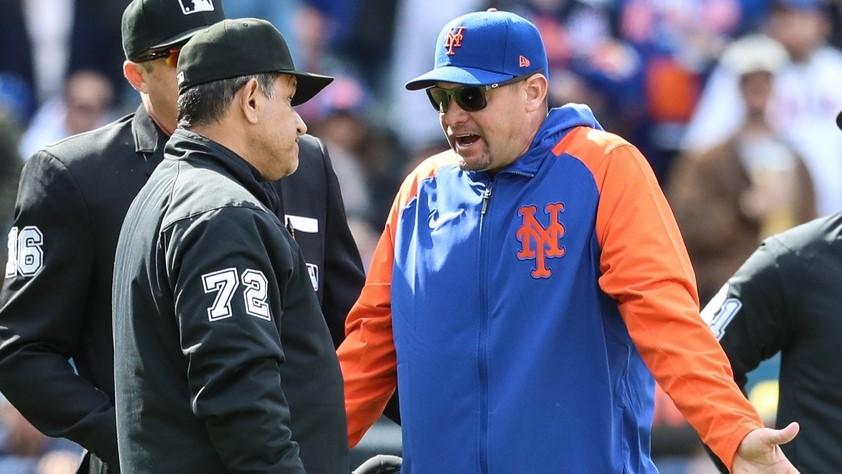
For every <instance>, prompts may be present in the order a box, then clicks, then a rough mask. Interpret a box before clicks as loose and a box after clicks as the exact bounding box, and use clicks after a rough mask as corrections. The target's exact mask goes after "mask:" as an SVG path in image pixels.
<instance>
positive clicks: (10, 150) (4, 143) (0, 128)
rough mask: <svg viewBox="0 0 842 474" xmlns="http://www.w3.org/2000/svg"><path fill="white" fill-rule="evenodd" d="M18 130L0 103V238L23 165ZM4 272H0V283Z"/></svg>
mask: <svg viewBox="0 0 842 474" xmlns="http://www.w3.org/2000/svg"><path fill="white" fill-rule="evenodd" d="M19 138H20V132H19V131H18V128H17V126H16V124H15V122H14V121H13V120H12V117H11V115H10V114H9V113H8V112H6V110H5V109H4V108H3V107H2V105H0V240H2V241H3V242H4V243H5V242H6V239H5V236H6V235H7V233H8V231H9V227H11V225H12V217H13V215H14V208H15V196H16V195H17V189H18V177H19V176H20V170H21V167H22V166H23V162H21V160H20V157H19V156H18V139H19ZM7 256H8V255H7V252H5V251H3V250H0V269H5V268H6V258H7ZM5 274H6V272H5V271H4V272H3V273H0V283H2V282H3V278H4V275H5Z"/></svg>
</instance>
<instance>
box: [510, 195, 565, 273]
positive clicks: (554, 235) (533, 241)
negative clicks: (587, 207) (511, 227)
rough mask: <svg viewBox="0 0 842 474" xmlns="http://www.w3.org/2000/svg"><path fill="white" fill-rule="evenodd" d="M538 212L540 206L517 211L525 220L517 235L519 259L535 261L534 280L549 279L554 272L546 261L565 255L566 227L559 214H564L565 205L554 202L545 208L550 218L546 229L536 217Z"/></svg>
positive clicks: (523, 207) (522, 208)
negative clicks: (519, 245)
mask: <svg viewBox="0 0 842 474" xmlns="http://www.w3.org/2000/svg"><path fill="white" fill-rule="evenodd" d="M537 211H538V206H536V205H534V204H532V205H527V206H522V207H521V208H520V209H518V211H517V213H518V215H520V216H521V218H522V219H523V221H522V223H521V226H520V227H519V228H518V230H517V234H516V236H517V239H518V240H519V241H520V243H521V248H520V250H519V251H518V253H517V258H518V259H519V260H535V268H533V269H532V272H531V274H532V278H549V277H550V276H551V275H552V272H551V271H550V269H549V268H547V265H546V259H547V258H558V257H563V256H564V253H565V250H564V246H563V245H561V238H562V237H564V225H563V224H562V223H561V221H560V220H559V214H560V213H562V212H564V204H563V203H560V202H554V203H549V204H547V205H546V206H545V207H544V212H545V213H546V214H547V216H549V222H548V223H547V226H546V227H544V226H543V225H542V224H541V222H540V221H539V220H538V218H536V217H535V213H536V212H537Z"/></svg>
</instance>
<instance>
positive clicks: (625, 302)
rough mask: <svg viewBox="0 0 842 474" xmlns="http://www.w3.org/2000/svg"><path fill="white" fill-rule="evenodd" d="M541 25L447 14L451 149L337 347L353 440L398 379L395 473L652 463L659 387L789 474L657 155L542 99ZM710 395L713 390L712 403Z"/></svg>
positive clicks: (621, 467)
mask: <svg viewBox="0 0 842 474" xmlns="http://www.w3.org/2000/svg"><path fill="white" fill-rule="evenodd" d="M547 76H548V72H547V56H546V52H545V50H544V46H543V42H542V39H541V36H540V34H539V33H538V30H537V28H536V27H535V25H533V24H532V23H530V22H528V21H527V20H525V19H523V18H521V17H519V16H517V15H514V14H512V13H508V12H501V11H496V10H494V9H492V10H489V11H487V12H478V13H470V14H467V15H464V16H461V17H458V18H455V19H453V20H451V21H450V22H448V23H447V24H446V25H445V26H444V28H443V29H442V30H441V33H440V34H439V37H438V40H437V41H436V43H435V67H434V68H433V69H432V70H431V71H429V72H427V73H425V74H422V75H421V76H419V77H417V78H415V79H413V80H411V81H410V82H408V83H407V84H406V88H407V89H409V90H419V89H424V91H425V93H426V95H427V97H428V99H429V100H430V103H431V104H432V105H433V107H434V108H435V110H436V111H437V112H438V114H439V124H440V126H441V128H442V130H443V131H444V133H445V136H446V137H447V140H448V142H449V143H450V146H451V150H449V151H446V152H444V153H441V154H438V155H435V156H433V157H430V158H428V159H427V160H426V161H424V162H423V163H422V164H421V165H419V166H418V167H417V168H416V169H415V170H414V171H412V172H411V173H410V174H409V176H408V177H407V178H406V180H405V181H404V183H403V185H402V186H401V189H400V190H399V192H398V195H397V196H396V198H395V201H394V204H393V207H392V210H391V213H390V215H389V218H388V220H387V223H386V228H385V229H384V231H383V234H382V236H381V238H380V241H379V243H378V246H377V249H376V250H375V254H374V257H373V259H372V262H373V263H372V266H371V268H370V270H369V274H368V279H367V281H366V286H365V288H364V289H363V292H362V295H361V296H360V299H359V300H358V301H357V304H356V305H355V306H354V308H353V309H352V311H351V313H350V314H349V316H348V321H347V325H346V327H347V338H346V339H345V341H344V342H343V343H342V345H341V346H340V348H339V351H338V353H339V359H340V363H341V365H342V372H343V376H344V380H345V404H346V411H347V414H348V434H349V438H350V441H351V444H352V445H353V444H355V443H356V442H357V441H358V440H359V439H360V437H362V435H363V434H364V433H365V431H366V430H367V429H368V428H369V427H370V426H371V424H372V423H374V421H375V420H376V419H377V418H378V416H379V415H380V413H381V412H382V410H383V407H384V406H385V405H386V402H387V400H388V399H389V396H390V395H391V393H392V392H393V391H394V389H395V386H396V385H397V386H399V390H400V407H401V421H402V428H403V457H404V461H403V464H402V466H401V472H403V473H407V474H411V473H433V472H436V473H438V472H480V473H487V472H529V473H533V472H534V473H537V472H588V473H591V472H593V473H609V472H636V473H638V472H657V469H656V468H655V466H654V464H653V462H652V460H651V458H650V454H649V446H650V425H651V420H652V411H653V401H652V399H653V389H654V385H655V381H656V380H657V382H658V383H659V384H660V385H661V386H662V387H663V388H664V390H665V391H666V392H667V394H668V395H669V396H670V397H671V398H672V399H673V400H675V402H676V405H677V406H678V408H679V409H680V410H681V411H682V413H683V415H684V416H685V417H687V418H688V419H689V420H690V423H691V424H692V425H693V426H694V428H695V429H696V430H697V432H698V433H699V434H700V436H701V437H702V438H703V439H704V440H705V441H706V442H707V443H708V444H709V445H711V446H712V447H713V450H714V451H715V452H716V453H717V455H718V456H719V457H720V458H721V459H722V460H723V461H724V462H725V463H726V465H728V466H729V467H730V468H731V469H733V470H734V471H735V472H792V466H791V465H790V464H789V462H788V461H787V460H786V458H785V457H784V456H782V455H781V452H780V448H779V447H778V445H779V444H781V443H785V442H788V441H789V440H791V439H792V438H793V437H794V436H795V435H796V433H797V431H798V425H797V424H792V425H790V426H788V427H787V428H786V429H784V430H772V429H768V428H764V427H763V425H762V423H761V421H760V419H759V416H758V415H757V413H756V412H755V410H754V409H753V408H752V406H751V405H750V404H749V403H748V401H747V400H746V399H745V398H744V397H743V395H742V394H741V393H740V391H739V389H738V388H737V386H736V385H735V384H734V381H733V379H732V376H731V371H730V368H729V366H728V361H727V359H726V357H725V354H724V353H723V352H722V350H721V348H720V347H719V345H718V344H717V343H716V340H715V339H714V338H713V336H712V334H711V333H710V331H709V329H708V328H707V326H706V325H705V324H704V322H703V321H702V319H701V318H700V317H699V302H698V298H697V296H696V290H695V281H694V278H693V273H692V268H691V266H690V262H689V259H688V257H687V253H686V251H685V249H684V246H683V245H682V243H681V235H680V234H679V232H678V228H677V226H676V225H675V221H674V219H673V217H672V214H671V212H670V210H669V206H668V205H667V203H666V199H665V198H664V196H663V194H662V193H661V191H660V188H659V186H658V184H657V182H656V180H655V177H654V174H653V173H652V170H651V168H650V167H649V165H648V164H647V162H646V159H645V158H644V157H643V156H642V155H641V153H640V152H639V151H638V150H637V149H636V148H635V147H634V146H632V145H631V144H629V143H628V142H627V141H625V140H624V139H622V138H620V137H618V136H616V135H613V134H610V133H607V132H605V131H603V130H602V127H601V126H600V125H599V123H598V122H597V120H596V118H595V117H594V116H593V114H592V113H591V111H590V110H589V109H588V108H587V107H585V106H582V105H572V104H568V105H565V106H562V107H558V108H553V109H548V104H547V88H548V81H547ZM700 394H704V397H701V396H699V395H700Z"/></svg>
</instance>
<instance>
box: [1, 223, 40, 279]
mask: <svg viewBox="0 0 842 474" xmlns="http://www.w3.org/2000/svg"><path fill="white" fill-rule="evenodd" d="M43 244H44V234H42V233H41V230H39V229H38V228H37V227H35V226H33V225H30V226H26V227H24V228H23V229H21V230H20V231H18V228H17V227H12V229H11V230H10V231H9V241H8V249H9V259H8V261H7V262H6V277H13V276H15V274H20V275H21V276H26V277H29V276H35V274H37V273H38V272H39V271H40V270H41V267H43V266H44V250H43V249H41V246H42V245H43Z"/></svg>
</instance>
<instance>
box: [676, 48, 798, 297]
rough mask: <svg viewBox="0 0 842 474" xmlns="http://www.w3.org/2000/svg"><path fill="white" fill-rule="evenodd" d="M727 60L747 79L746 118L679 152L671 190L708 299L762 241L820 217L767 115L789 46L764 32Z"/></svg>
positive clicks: (730, 53)
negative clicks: (718, 139) (711, 140)
mask: <svg viewBox="0 0 842 474" xmlns="http://www.w3.org/2000/svg"><path fill="white" fill-rule="evenodd" d="M722 61H723V63H724V64H725V65H726V67H728V68H729V69H730V70H732V71H735V72H736V75H737V77H738V80H739V87H740V93H741V97H740V102H741V104H743V106H744V107H745V109H746V116H745V119H744V120H743V123H742V124H741V125H740V127H739V129H738V130H737V131H736V133H735V134H733V135H732V136H731V137H729V138H728V139H726V140H725V141H723V142H722V143H720V144H717V145H714V146H713V147H711V148H710V149H708V150H704V151H701V152H697V153H689V154H687V155H684V156H682V157H680V158H679V160H678V162H677V163H676V165H675V169H674V170H673V174H672V176H671V179H670V182H669V186H668V193H667V194H668V196H669V199H670V203H671V205H672V207H673V211H674V213H675V217H676V220H677V221H678V224H679V227H680V228H681V231H682V235H683V237H684V241H685V243H686V245H687V251H688V253H689V254H690V258H691V260H692V262H693V268H694V269H695V271H696V280H697V283H698V288H699V297H700V300H701V301H703V302H706V301H708V299H710V298H711V297H712V296H713V295H714V293H715V292H716V290H718V289H719V287H720V286H722V284H723V283H724V282H725V280H726V279H727V278H728V277H729V276H730V275H731V274H732V273H733V272H734V271H735V270H736V269H737V268H739V266H740V264H741V263H742V262H743V261H744V260H745V259H746V257H748V256H749V255H751V252H752V251H753V250H754V248H755V247H756V246H757V244H758V243H759V242H760V240H761V239H762V238H763V237H765V236H767V235H770V234H771V233H774V232H779V231H782V230H784V229H787V228H789V227H791V226H793V225H795V224H799V223H801V222H805V221H807V220H809V219H811V218H812V217H814V216H815V203H814V195H813V190H812V184H811V182H810V177H809V173H808V172H807V169H806V168H805V166H804V164H803V162H802V161H801V159H800V158H799V157H798V155H797V154H796V153H795V152H794V151H793V150H792V149H791V148H789V147H788V146H787V145H785V144H784V142H783V141H782V140H781V138H780V137H779V136H778V134H777V133H775V132H774V131H773V130H772V128H771V127H770V126H769V124H768V122H767V120H766V111H767V106H768V102H769V97H770V94H771V89H772V81H773V77H774V74H776V73H777V71H779V70H780V69H781V67H783V66H784V65H785V64H786V62H787V53H786V50H784V48H783V47H782V46H781V45H780V44H779V43H778V42H776V41H774V40H772V39H771V38H769V37H766V36H762V35H754V36H748V37H745V38H743V39H740V40H738V41H736V42H735V43H734V44H733V45H732V46H731V47H730V48H729V49H728V50H727V51H726V53H725V55H724V56H723V59H722Z"/></svg>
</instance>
